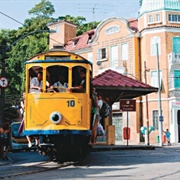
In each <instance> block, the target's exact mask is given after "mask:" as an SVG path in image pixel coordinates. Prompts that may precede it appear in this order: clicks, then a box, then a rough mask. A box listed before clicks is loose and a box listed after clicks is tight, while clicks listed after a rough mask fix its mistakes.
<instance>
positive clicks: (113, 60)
mask: <svg viewBox="0 0 180 180" xmlns="http://www.w3.org/2000/svg"><path fill="white" fill-rule="evenodd" d="M111 67H118V46H112V47H111Z"/></svg>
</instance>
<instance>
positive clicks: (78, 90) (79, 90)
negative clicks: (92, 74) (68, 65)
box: [68, 69, 86, 92]
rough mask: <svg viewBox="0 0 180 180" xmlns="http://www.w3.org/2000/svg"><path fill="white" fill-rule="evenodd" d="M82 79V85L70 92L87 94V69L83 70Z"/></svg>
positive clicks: (81, 72)
mask: <svg viewBox="0 0 180 180" xmlns="http://www.w3.org/2000/svg"><path fill="white" fill-rule="evenodd" d="M80 78H81V82H80V84H79V85H78V86H74V87H71V88H68V90H69V91H73V92H85V90H86V70H85V69H81V71H80Z"/></svg>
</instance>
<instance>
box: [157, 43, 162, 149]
mask: <svg viewBox="0 0 180 180" xmlns="http://www.w3.org/2000/svg"><path fill="white" fill-rule="evenodd" d="M156 63H157V73H158V112H159V113H158V114H159V118H158V120H159V121H158V123H159V146H162V133H163V125H162V124H163V116H162V108H161V81H160V70H159V50H158V43H156Z"/></svg>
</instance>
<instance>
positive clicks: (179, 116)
mask: <svg viewBox="0 0 180 180" xmlns="http://www.w3.org/2000/svg"><path fill="white" fill-rule="evenodd" d="M177 124H178V142H180V110H178V115H177Z"/></svg>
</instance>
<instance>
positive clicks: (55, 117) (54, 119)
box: [50, 112, 62, 124]
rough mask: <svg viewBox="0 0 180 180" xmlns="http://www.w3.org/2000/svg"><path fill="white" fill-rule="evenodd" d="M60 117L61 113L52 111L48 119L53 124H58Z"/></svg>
mask: <svg viewBox="0 0 180 180" xmlns="http://www.w3.org/2000/svg"><path fill="white" fill-rule="evenodd" d="M61 119H62V115H61V114H60V113H59V112H52V113H51V114H50V121H51V122H52V123H54V124H59V123H60V121H61Z"/></svg>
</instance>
